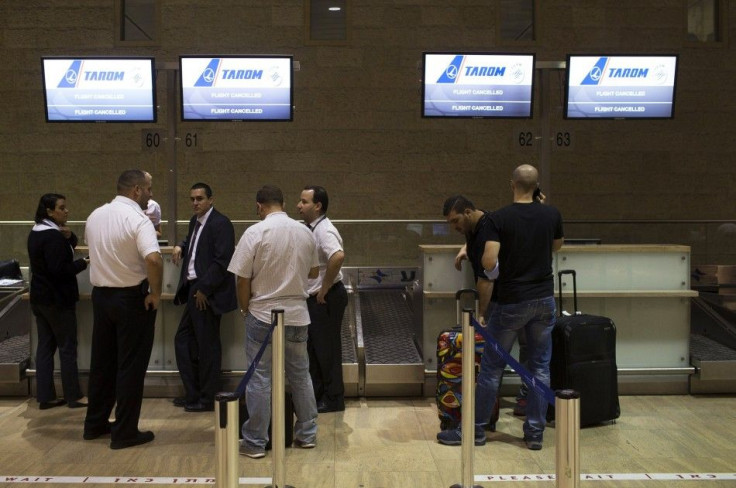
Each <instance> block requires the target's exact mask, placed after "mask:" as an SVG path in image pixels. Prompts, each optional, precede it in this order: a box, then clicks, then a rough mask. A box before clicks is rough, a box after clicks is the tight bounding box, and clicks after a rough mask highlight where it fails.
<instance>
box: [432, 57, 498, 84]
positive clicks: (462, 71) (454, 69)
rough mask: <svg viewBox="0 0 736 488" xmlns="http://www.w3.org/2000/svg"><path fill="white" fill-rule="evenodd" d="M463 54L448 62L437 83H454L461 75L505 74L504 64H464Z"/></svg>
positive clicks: (469, 76) (486, 75) (487, 75)
mask: <svg viewBox="0 0 736 488" xmlns="http://www.w3.org/2000/svg"><path fill="white" fill-rule="evenodd" d="M464 63H465V56H455V57H454V58H453V60H452V62H450V64H449V65H448V66H447V68H445V71H444V73H442V75H440V77H439V79H438V80H437V83H456V82H457V80H458V78H459V77H460V76H461V75H462V76H465V77H467V78H471V77H473V78H476V77H483V78H486V77H489V76H504V75H505V74H506V67H505V66H464Z"/></svg>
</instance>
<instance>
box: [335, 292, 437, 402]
mask: <svg viewBox="0 0 736 488" xmlns="http://www.w3.org/2000/svg"><path fill="white" fill-rule="evenodd" d="M403 291H404V290H403V289H375V290H372V289H361V290H359V291H358V292H357V293H356V294H355V295H354V308H355V320H356V333H357V334H356V335H357V337H356V339H357V346H358V347H357V348H358V358H359V364H360V366H361V372H360V376H361V377H360V385H361V386H360V387H359V390H360V392H361V395H365V396H393V395H401V396H411V395H421V394H422V388H423V384H424V362H423V360H422V357H421V355H420V354H419V351H418V348H417V345H416V341H415V336H414V333H413V332H412V324H413V315H412V312H411V309H410V307H409V304H408V303H407V302H406V299H405V298H404V294H403ZM343 354H344V353H343Z"/></svg>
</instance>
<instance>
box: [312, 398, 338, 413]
mask: <svg viewBox="0 0 736 488" xmlns="http://www.w3.org/2000/svg"><path fill="white" fill-rule="evenodd" d="M344 410H345V400H343V399H337V400H320V401H319V402H318V403H317V412H319V413H329V412H342V411H344Z"/></svg>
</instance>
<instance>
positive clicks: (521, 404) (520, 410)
mask: <svg viewBox="0 0 736 488" xmlns="http://www.w3.org/2000/svg"><path fill="white" fill-rule="evenodd" d="M514 415H516V416H517V417H525V416H526V398H519V399H518V400H516V405H514Z"/></svg>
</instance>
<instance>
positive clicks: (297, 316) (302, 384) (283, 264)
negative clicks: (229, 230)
mask: <svg viewBox="0 0 736 488" xmlns="http://www.w3.org/2000/svg"><path fill="white" fill-rule="evenodd" d="M256 206H257V209H258V216H259V217H260V219H261V222H259V223H257V224H255V225H252V226H250V227H248V228H247V229H246V230H245V232H244V233H243V236H242V237H241V238H240V241H239V242H238V245H237V246H236V248H235V253H234V254H233V258H232V260H231V261H230V265H229V266H228V271H230V272H232V273H233V274H234V275H235V276H236V277H237V292H238V301H239V302H240V312H241V313H242V314H243V315H244V316H245V332H246V351H245V355H246V363H247V364H246V365H248V366H249V365H250V364H251V362H252V361H253V359H254V358H255V356H256V354H257V353H258V350H259V349H260V347H261V344H263V343H264V342H266V341H267V340H268V338H269V332H270V329H271V310H273V309H283V310H284V325H285V328H284V338H285V341H284V361H285V362H284V366H285V370H286V376H287V378H288V379H289V384H290V385H291V394H292V398H293V401H294V411H295V413H296V418H297V421H296V424H295V425H294V444H295V445H296V446H298V447H302V448H312V447H314V446H315V445H316V443H317V402H316V400H315V398H314V390H313V388H312V380H311V378H310V376H309V355H308V353H307V335H308V327H307V326H308V325H309V312H308V310H307V303H306V299H307V296H308V294H307V286H308V283H307V279H308V278H316V277H317V276H318V273H319V268H318V258H317V247H316V245H315V243H314V238H313V237H312V233H311V232H310V231H309V229H307V227H306V226H304V225H302V224H300V223H299V222H297V221H296V220H294V219H292V218H290V217H289V216H288V215H286V213H285V212H284V196H283V193H282V192H281V190H280V189H279V188H277V187H274V186H264V187H262V188H261V189H260V190H258V192H257V194H256ZM245 401H246V404H247V405H248V415H249V416H248V420H247V421H246V422H245V423H244V424H243V429H242V432H243V441H242V442H241V445H240V453H241V454H243V455H245V456H249V457H252V458H261V457H264V456H265V455H266V443H267V442H268V424H269V421H270V419H271V345H270V344H269V345H268V346H267V347H266V349H265V353H264V354H263V357H262V358H261V360H260V362H259V363H258V367H257V368H256V369H255V372H254V374H253V376H252V377H251V379H250V381H249V382H248V385H247V387H246V390H245Z"/></svg>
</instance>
